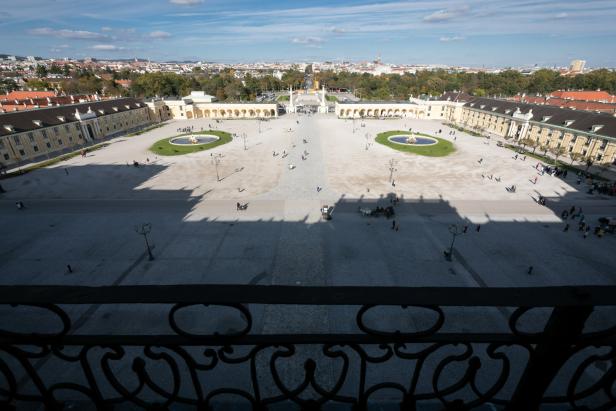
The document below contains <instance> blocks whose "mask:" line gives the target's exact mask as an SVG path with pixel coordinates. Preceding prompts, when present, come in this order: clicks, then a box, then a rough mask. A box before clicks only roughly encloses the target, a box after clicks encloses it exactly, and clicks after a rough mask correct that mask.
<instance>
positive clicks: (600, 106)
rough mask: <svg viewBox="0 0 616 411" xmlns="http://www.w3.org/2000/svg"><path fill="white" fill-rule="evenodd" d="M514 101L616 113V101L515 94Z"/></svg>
mask: <svg viewBox="0 0 616 411" xmlns="http://www.w3.org/2000/svg"><path fill="white" fill-rule="evenodd" d="M510 100H512V101H518V102H521V103H528V104H541V105H547V106H555V107H563V108H571V109H575V110H586V111H600V112H603V113H616V102H614V103H603V102H597V101H583V100H569V99H564V98H555V97H540V96H515V97H513V98H511V99H510Z"/></svg>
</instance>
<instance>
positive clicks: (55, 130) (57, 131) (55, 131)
mask: <svg viewBox="0 0 616 411" xmlns="http://www.w3.org/2000/svg"><path fill="white" fill-rule="evenodd" d="M53 132H54V133H55V134H56V135H58V133H60V129H59V128H58V127H54V128H53Z"/></svg>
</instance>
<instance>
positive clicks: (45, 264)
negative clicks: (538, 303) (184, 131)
mask: <svg viewBox="0 0 616 411" xmlns="http://www.w3.org/2000/svg"><path fill="white" fill-rule="evenodd" d="M298 122H299V123H298ZM210 124H211V125H212V126H213V127H216V128H218V129H221V130H226V131H229V132H232V133H236V134H238V135H241V134H242V133H246V134H247V136H248V138H247V147H246V148H247V149H246V150H244V142H243V140H242V139H241V138H236V139H234V140H233V141H232V142H231V143H229V144H227V145H224V146H221V147H218V148H215V149H213V150H212V152H213V153H216V154H221V155H222V160H221V163H220V165H219V175H220V178H221V179H222V180H221V181H219V182H218V181H217V178H216V170H215V166H214V164H213V161H212V158H211V153H210V152H209V151H206V152H202V153H195V154H189V155H184V156H177V157H156V156H154V155H153V154H152V153H150V152H148V147H149V146H150V145H151V144H152V143H153V142H154V141H156V140H158V139H160V138H163V137H166V136H172V135H175V134H176V130H177V128H179V127H184V126H187V125H193V126H194V127H195V130H199V129H200V128H201V127H204V128H205V129H207V128H208V127H209V125H210ZM353 127H355V130H353ZM260 128H261V133H259V131H258V130H259V125H258V123H257V121H254V120H252V121H251V120H245V121H244V120H234V121H222V122H220V123H216V122H212V121H208V120H204V119H197V120H192V121H184V122H171V123H169V124H166V125H165V126H163V127H161V128H157V129H155V130H152V131H150V132H148V133H146V134H143V135H140V136H135V137H121V138H118V139H116V140H113V141H112V143H111V144H110V145H109V146H108V147H106V148H104V149H101V150H98V151H94V152H92V153H90V154H89V155H88V156H87V157H86V158H81V157H76V158H73V159H71V160H68V161H65V162H63V163H60V164H58V165H56V166H53V167H50V168H47V169H42V170H39V171H35V172H32V173H29V174H27V175H24V176H21V177H18V178H12V179H9V180H6V181H4V182H3V186H4V187H5V188H6V189H7V191H8V192H7V193H5V194H3V195H2V197H1V198H0V208H1V209H2V213H1V215H0V220H1V222H2V227H3V228H4V232H5V233H11V234H10V235H4V236H2V237H0V253H1V255H2V259H1V260H0V274H1V275H0V282H1V283H2V284H81V285H95V284H101V285H102V284H160V283H165V284H176V283H238V284H246V283H252V284H256V283H258V284H301V285H322V284H331V285H404V286H425V285H451V286H469V287H477V286H481V287H486V286H527V285H528V286H530V285H560V284H613V283H614V281H615V279H614V275H613V273H614V272H616V262H614V259H613V258H611V256H610V253H609V250H611V249H613V248H614V246H615V245H616V239H615V238H614V237H613V236H606V237H604V238H601V239H600V238H597V237H596V236H593V235H591V236H589V238H587V239H584V238H583V236H582V235H581V233H579V232H578V231H577V229H576V225H575V224H573V225H572V229H571V230H569V231H568V232H563V227H564V223H563V222H562V221H561V220H560V218H559V215H560V212H561V210H562V209H564V208H568V207H570V206H571V205H575V206H578V207H579V206H581V207H583V210H584V214H585V215H586V219H587V221H588V222H590V223H591V224H593V223H594V222H596V219H597V218H598V217H600V216H613V215H615V214H616V203H615V201H614V199H611V198H604V197H601V196H597V195H588V194H586V193H585V191H586V190H585V188H586V187H585V185H584V184H582V185H577V184H575V179H576V178H575V176H572V175H569V177H568V179H566V180H562V179H560V178H555V177H550V176H547V175H545V176H541V177H539V180H538V182H537V184H532V183H531V182H530V181H529V180H530V179H531V178H533V177H534V176H535V175H537V173H536V171H535V169H534V166H535V165H536V163H537V162H536V160H532V159H530V158H528V159H526V161H522V160H521V159H517V160H516V159H514V158H513V153H512V152H511V151H509V150H507V149H504V148H500V147H497V146H496V144H495V143H494V142H490V143H489V144H488V140H486V139H481V138H476V137H472V136H468V135H464V134H463V133H460V132H456V136H457V138H456V141H454V144H455V146H456V149H457V151H456V152H455V153H454V154H453V155H451V156H448V157H444V158H432V157H421V156H417V155H412V154H406V153H401V152H396V151H393V150H391V149H390V148H388V147H385V146H381V145H379V144H376V143H374V142H372V143H370V144H369V145H368V148H367V149H366V146H367V141H372V139H373V138H374V136H375V135H376V134H377V133H379V132H381V131H386V130H393V129H408V128H413V129H414V130H417V131H422V132H427V133H430V134H435V133H436V132H437V131H438V130H439V129H441V130H443V133H442V134H439V136H442V137H444V138H450V136H449V135H448V133H449V128H447V127H446V126H443V125H442V124H440V123H439V122H436V121H421V120H382V121H379V120H372V121H365V122H364V126H363V127H362V124H361V122H360V121H356V122H355V124H353V122H352V121H345V120H338V119H336V118H335V117H333V116H323V115H314V116H294V115H289V116H284V117H282V118H280V119H277V120H272V121H267V122H262V123H261V126H260ZM366 136H368V138H369V140H368V139H367V138H366ZM304 139H305V140H306V141H307V143H304V142H303V140H304ZM304 151H305V152H307V153H308V154H307V155H306V156H305V158H306V160H302V159H301V156H302V154H303V153H304ZM274 152H276V153H277V155H276V156H274V155H273V153H274ZM284 152H286V153H287V155H286V157H285V156H284V154H283V153H284ZM480 158H483V162H482V163H481V164H479V163H478V160H479V159H480ZM391 159H393V160H395V164H396V165H395V168H396V171H395V172H394V177H393V178H394V181H395V187H394V186H392V184H391V183H390V181H389V174H390V171H389V165H388V162H389V161H390V160H391ZM133 160H137V161H139V162H141V163H142V164H144V166H142V167H139V168H135V167H132V166H128V164H131V163H132V161H133ZM291 164H292V165H294V166H295V168H294V169H292V170H290V169H289V165H291ZM482 175H483V176H482ZM489 176H492V179H490V178H489ZM496 178H499V179H500V182H497V181H496ZM511 184H515V185H516V186H517V187H518V190H517V192H516V193H515V194H511V193H508V192H507V191H506V190H505V186H509V185H511ZM317 186H319V187H322V190H321V191H320V192H317ZM392 193H394V194H396V195H397V196H399V197H400V198H401V202H400V205H399V206H397V215H396V217H395V221H396V223H397V224H398V225H399V227H400V229H399V231H393V230H391V224H392V222H391V221H389V220H385V219H384V218H368V217H362V216H361V215H360V214H359V213H358V212H357V209H358V207H359V206H362V207H364V206H366V207H370V206H374V205H375V204H377V203H380V204H381V205H388V204H389V202H388V200H387V199H383V197H387V196H388V195H390V194H392ZM538 194H541V195H543V196H546V197H548V198H549V201H548V207H543V206H540V205H537V204H536V202H535V201H534V198H536V197H537V196H538ZM16 200H21V201H23V202H24V203H25V204H26V206H27V210H25V211H19V210H17V209H16V208H15V206H14V202H15V201H16ZM236 202H241V203H248V209H247V210H245V211H241V212H238V211H237V210H236V207H235V204H236ZM324 204H329V205H334V207H335V208H334V212H333V220H332V221H330V222H323V221H321V219H320V211H319V209H320V207H321V206H322V205H324ZM140 222H150V223H151V224H152V233H151V239H152V242H153V243H154V245H155V248H154V254H155V256H156V260H155V261H154V262H148V261H147V259H144V255H145V254H144V251H145V250H144V244H143V241H142V238H141V237H140V236H138V235H137V234H135V232H134V229H133V227H134V225H135V224H137V223H140ZM451 223H457V224H460V225H468V226H469V230H468V233H467V234H466V235H463V236H460V237H459V238H458V239H457V240H456V250H457V253H456V258H455V259H454V262H452V263H451V262H447V261H445V260H444V258H443V250H444V249H445V248H447V247H448V245H449V241H450V234H449V232H448V230H447V227H448V225H449V224H451ZM477 224H481V231H479V232H477V231H476V228H475V227H476V225H477ZM66 264H71V266H72V267H73V268H74V272H73V273H67V272H66ZM531 265H532V266H534V271H533V274H532V275H527V273H526V272H527V268H528V267H529V266H531Z"/></svg>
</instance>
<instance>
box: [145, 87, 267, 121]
mask: <svg viewBox="0 0 616 411" xmlns="http://www.w3.org/2000/svg"><path fill="white" fill-rule="evenodd" d="M146 104H147V105H148V107H150V110H151V112H152V113H154V115H155V117H156V120H158V121H165V120H167V119H172V118H173V119H180V120H186V119H192V118H212V119H225V118H255V119H256V118H275V117H278V104H276V103H250V102H246V103H243V102H238V103H226V102H225V103H222V102H216V98H215V97H214V96H210V95H209V94H205V93H204V92H203V91H192V92H191V93H190V94H189V95H188V96H185V97H182V98H179V99H169V98H165V99H161V100H154V101H150V102H146Z"/></svg>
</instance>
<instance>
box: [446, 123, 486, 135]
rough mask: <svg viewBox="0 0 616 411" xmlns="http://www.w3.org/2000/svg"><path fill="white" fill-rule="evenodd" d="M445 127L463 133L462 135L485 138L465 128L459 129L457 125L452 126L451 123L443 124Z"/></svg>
mask: <svg viewBox="0 0 616 411" xmlns="http://www.w3.org/2000/svg"><path fill="white" fill-rule="evenodd" d="M445 125H446V126H447V127H451V128H455V129H456V130H458V131H461V132H463V133H466V134H470V135H471V136H475V137H483V138H485V136H484V135H482V134H481V133H478V132H476V131H473V130H468V129H466V128H464V127H460V126H458V125H456V124H452V123H445Z"/></svg>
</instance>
